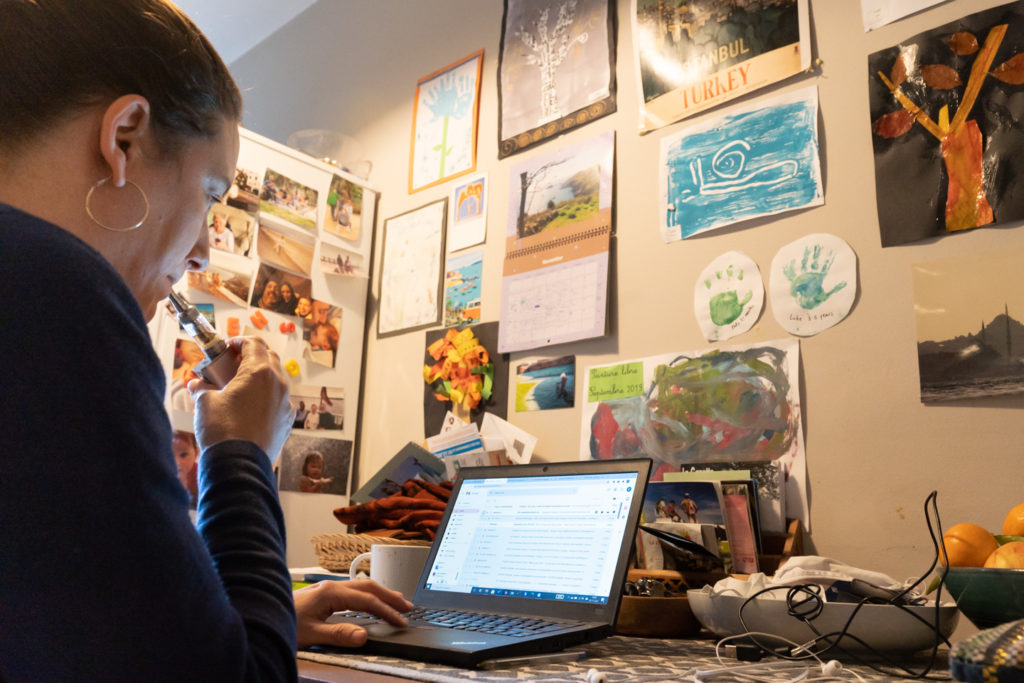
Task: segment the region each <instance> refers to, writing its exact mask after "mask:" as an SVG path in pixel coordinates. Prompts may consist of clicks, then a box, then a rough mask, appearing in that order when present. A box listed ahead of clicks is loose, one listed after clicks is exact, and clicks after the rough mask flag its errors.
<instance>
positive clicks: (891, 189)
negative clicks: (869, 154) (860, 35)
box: [868, 2, 1024, 247]
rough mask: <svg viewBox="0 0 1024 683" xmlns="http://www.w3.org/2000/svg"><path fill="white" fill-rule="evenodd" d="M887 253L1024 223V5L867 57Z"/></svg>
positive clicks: (877, 192)
mask: <svg viewBox="0 0 1024 683" xmlns="http://www.w3.org/2000/svg"><path fill="white" fill-rule="evenodd" d="M868 83H869V91H870V105H871V131H872V136H871V137H872V141H873V143H874V152H875V197H876V202H877V205H878V225H879V230H880V232H881V237H882V246H883V247H889V246H895V245H899V244H907V243H909V242H916V241H919V240H923V239H928V238H931V237H938V236H941V235H946V234H949V233H951V232H958V231H962V230H970V229H972V228H979V227H982V226H987V225H997V224H1001V223H1007V222H1010V221H1018V220H1020V219H1022V218H1024V186H1022V185H1021V182H1020V178H1021V177H1022V176H1024V155H1022V154H1020V150H1021V148H1022V147H1024V126H1022V125H1021V123H1022V121H1024V104H1022V95H1024V87H1022V86H1024V2H1014V3H1012V4H1009V5H1003V6H1000V7H994V8H992V9H990V10H986V11H984V12H978V13H977V14H972V15H970V16H967V17H964V18H962V19H960V20H959V21H954V22H951V23H949V24H946V25H944V26H940V27H938V28H936V29H933V30H931V31H927V32H925V33H920V34H918V35H916V36H913V37H911V38H908V39H906V40H904V41H902V42H901V43H900V44H898V45H895V46H893V47H890V48H887V49H885V50H881V51H879V52H876V53H874V54H872V55H871V56H870V57H869V58H868Z"/></svg>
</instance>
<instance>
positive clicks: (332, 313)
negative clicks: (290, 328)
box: [302, 300, 341, 368]
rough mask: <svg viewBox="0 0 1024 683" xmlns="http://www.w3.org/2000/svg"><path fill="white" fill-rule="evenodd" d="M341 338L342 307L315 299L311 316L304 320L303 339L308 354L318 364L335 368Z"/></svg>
mask: <svg viewBox="0 0 1024 683" xmlns="http://www.w3.org/2000/svg"><path fill="white" fill-rule="evenodd" d="M340 338H341V308H340V307H339V306H334V305H332V304H329V303H327V302H326V301H316V300H314V301H313V302H312V305H311V311H310V314H309V316H307V317H305V318H303V320H302V339H303V341H305V343H306V356H307V357H308V358H309V359H310V360H311V361H313V362H314V363H316V364H318V365H323V366H324V367H328V368H333V367H334V364H335V362H336V361H337V355H338V340H339V339H340Z"/></svg>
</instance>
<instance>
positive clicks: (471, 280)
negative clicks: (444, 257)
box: [444, 250, 484, 327]
mask: <svg viewBox="0 0 1024 683" xmlns="http://www.w3.org/2000/svg"><path fill="white" fill-rule="evenodd" d="M483 269H484V252H483V250H477V251H470V252H466V253H465V254H458V255H454V256H449V257H448V267H447V268H446V269H445V276H444V326H445V327H452V326H453V325H471V324H473V323H478V322H480V283H481V280H482V279H483Z"/></svg>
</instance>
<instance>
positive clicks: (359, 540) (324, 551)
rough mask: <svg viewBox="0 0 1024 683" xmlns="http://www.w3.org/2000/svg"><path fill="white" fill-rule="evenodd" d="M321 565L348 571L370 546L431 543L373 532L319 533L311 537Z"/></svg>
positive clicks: (330, 568) (329, 569)
mask: <svg viewBox="0 0 1024 683" xmlns="http://www.w3.org/2000/svg"><path fill="white" fill-rule="evenodd" d="M309 540H310V541H312V542H313V549H314V550H316V556H317V559H318V560H319V563H320V566H321V567H323V568H324V569H326V570H328V571H332V572H343V573H344V572H348V568H349V565H351V564H352V560H354V559H356V556H358V555H360V554H362V553H365V552H368V551H369V550H370V547H371V546H373V545H375V544H378V543H381V544H384V545H420V546H427V545H430V541H427V540H396V539H394V538H389V537H387V536H373V535H372V534H343V533H337V534H319V535H317V536H313V537H311V538H310V539H309Z"/></svg>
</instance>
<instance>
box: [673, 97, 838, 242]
mask: <svg viewBox="0 0 1024 683" xmlns="http://www.w3.org/2000/svg"><path fill="white" fill-rule="evenodd" d="M817 122H818V98H817V90H816V89H815V88H814V87H811V88H807V89H805V90H802V91H798V92H797V93H796V97H794V96H793V95H784V96H782V97H780V98H775V99H773V100H771V101H769V102H764V103H759V104H758V105H757V106H756V108H754V109H751V110H749V111H745V112H741V113H738V114H730V115H726V116H722V117H719V118H718V119H716V120H715V121H714V122H712V123H711V124H702V125H701V126H700V127H699V128H689V129H687V130H684V131H682V132H681V133H679V134H677V135H674V136H671V137H667V138H665V139H664V140H663V141H662V143H661V197H662V205H661V208H662V225H661V229H662V238H663V239H664V240H665V241H666V242H671V241H675V240H680V239H685V238H687V237H691V236H693V235H696V234H698V233H701V232H704V231H706V230H712V229H714V228H720V227H723V226H726V225H731V224H733V223H737V222H739V221H742V220H747V219H750V218H756V217H759V216H767V215H772V214H776V213H780V212H783V211H791V210H793V209H799V208H804V207H810V206H817V205H820V204H821V203H822V202H823V193H822V189H821V169H820V164H819V161H818V126H817Z"/></svg>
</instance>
